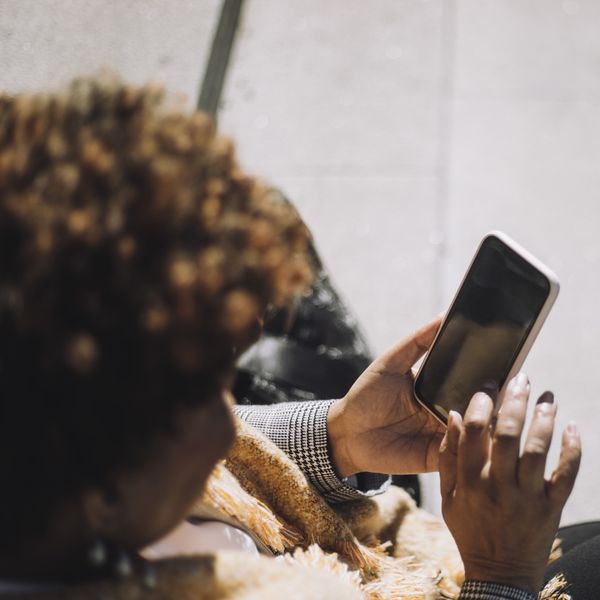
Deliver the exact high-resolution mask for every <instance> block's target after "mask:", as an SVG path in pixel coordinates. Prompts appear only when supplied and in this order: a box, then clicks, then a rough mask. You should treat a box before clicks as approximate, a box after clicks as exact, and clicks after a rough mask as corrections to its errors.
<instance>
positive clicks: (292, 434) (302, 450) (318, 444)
mask: <svg viewBox="0 0 600 600" xmlns="http://www.w3.org/2000/svg"><path fill="white" fill-rule="evenodd" d="M334 402H335V400H315V401H312V402H309V401H307V402H284V403H281V404H271V405H252V406H248V405H244V406H242V405H238V406H234V409H233V410H234V412H235V414H236V415H237V416H238V417H240V418H241V419H243V420H244V421H247V422H248V423H250V424H251V425H253V426H254V427H256V428H257V429H258V430H260V431H262V433H264V434H265V435H266V436H267V437H268V438H270V439H271V440H272V441H273V442H274V443H275V444H276V445H277V446H279V448H281V450H283V451H284V452H285V453H286V454H287V455H288V456H289V457H290V458H291V459H292V460H293V461H294V462H295V463H296V464H297V465H298V466H299V467H300V469H301V470H302V472H303V473H304V474H305V475H306V477H307V479H308V480H309V481H310V482H311V483H312V484H313V485H314V486H315V487H316V488H317V490H319V492H321V494H323V496H324V498H325V499H326V500H327V501H328V502H332V503H333V502H345V501H347V500H356V499H357V498H364V497H365V496H374V495H376V494H379V493H381V492H383V491H384V490H386V489H387V487H388V486H389V484H390V478H389V477H386V476H379V477H378V479H375V478H373V479H372V480H371V481H370V482H369V483H370V484H371V485H373V484H375V485H374V487H373V489H368V490H359V489H357V488H356V487H353V486H352V485H350V482H351V480H350V479H348V480H342V479H340V478H339V477H338V476H337V475H336V473H335V470H334V468H333V465H332V464H331V460H330V456H329V448H328V441H327V413H328V412H329V407H330V406H331V405H332V404H333V403H334Z"/></svg>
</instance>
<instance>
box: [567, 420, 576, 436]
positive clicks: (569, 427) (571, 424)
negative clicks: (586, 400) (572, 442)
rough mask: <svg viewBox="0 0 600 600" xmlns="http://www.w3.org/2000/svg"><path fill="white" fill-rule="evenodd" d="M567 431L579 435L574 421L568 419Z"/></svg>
mask: <svg viewBox="0 0 600 600" xmlns="http://www.w3.org/2000/svg"><path fill="white" fill-rule="evenodd" d="M567 433H568V434H569V435H571V436H578V435H579V429H577V424H576V423H575V421H569V423H568V425H567Z"/></svg>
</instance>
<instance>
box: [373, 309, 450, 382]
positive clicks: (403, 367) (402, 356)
mask: <svg viewBox="0 0 600 600" xmlns="http://www.w3.org/2000/svg"><path fill="white" fill-rule="evenodd" d="M441 322H442V319H441V317H438V318H436V319H435V320H433V321H431V323H429V324H427V325H425V327H422V328H421V329H419V330H417V331H415V332H414V333H413V334H411V335H410V336H408V337H407V338H406V339H404V340H403V341H401V342H400V343H399V344H396V346H394V347H393V348H391V349H390V350H388V352H386V353H385V354H384V355H383V356H382V357H381V359H380V360H381V367H382V368H385V369H389V370H391V371H396V372H398V373H402V374H404V373H408V371H409V369H410V368H411V367H412V366H413V365H414V364H415V363H416V362H417V361H418V360H419V358H421V356H423V354H425V352H427V350H429V347H430V346H431V344H432V343H433V340H434V339H435V336H436V333H437V331H438V329H439V328H440V323H441Z"/></svg>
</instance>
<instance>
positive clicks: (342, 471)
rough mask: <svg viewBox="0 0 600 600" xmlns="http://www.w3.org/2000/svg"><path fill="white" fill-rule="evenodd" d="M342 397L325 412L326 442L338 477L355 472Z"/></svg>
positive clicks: (347, 475)
mask: <svg viewBox="0 0 600 600" xmlns="http://www.w3.org/2000/svg"><path fill="white" fill-rule="evenodd" d="M344 404H345V403H344V399H343V398H342V399H341V400H337V401H336V402H334V403H333V404H332V405H331V406H330V407H329V412H328V413H327V443H328V445H329V455H330V459H331V463H332V465H333V468H334V469H335V471H336V473H337V475H338V476H339V477H340V478H344V477H349V476H350V475H354V473H356V472H357V469H355V468H354V465H353V463H352V460H351V458H350V453H349V451H348V448H349V444H348V434H347V431H346V428H345V424H344V420H345V419H344Z"/></svg>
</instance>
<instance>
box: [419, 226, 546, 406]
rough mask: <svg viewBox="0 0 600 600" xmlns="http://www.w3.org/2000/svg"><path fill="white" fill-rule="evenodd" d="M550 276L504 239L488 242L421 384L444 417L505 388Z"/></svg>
mask: <svg viewBox="0 0 600 600" xmlns="http://www.w3.org/2000/svg"><path fill="white" fill-rule="evenodd" d="M549 290H550V284H549V282H548V280H547V279H546V277H545V276H544V275H543V274H542V273H540V272H539V271H538V270H537V269H536V268H535V267H533V266H532V265H530V264H529V263H528V262H527V261H525V260H524V259H523V258H522V257H521V256H519V255H518V254H517V253H516V252H514V251H513V250H512V249H511V248H510V247H508V246H506V245H505V244H504V243H503V242H502V241H500V240H499V239H498V238H496V237H493V236H490V237H488V238H486V239H485V240H484V242H483V244H482V246H481V248H480V251H479V252H478V254H477V257H476V258H475V260H474V262H473V264H472V266H471V269H470V270H469V272H468V274H467V276H466V279H465V281H464V283H463V285H462V287H461V290H460V292H459V293H458V295H457V297H456V300H455V301H454V304H453V305H452V308H451V309H450V312H449V313H448V316H447V317H446V320H445V322H444V325H443V328H442V330H441V332H440V334H439V335H438V338H437V340H436V343H435V344H434V346H433V348H432V349H431V351H430V353H429V355H428V357H427V362H426V364H425V366H424V367H423V369H422V371H421V373H420V375H419V378H418V380H417V383H416V386H417V387H416V393H417V396H418V397H419V398H420V399H421V400H422V401H424V402H425V403H426V404H427V405H428V406H430V407H432V408H433V409H435V410H436V412H439V413H441V414H442V415H443V416H446V415H447V414H448V411H450V410H456V411H458V412H460V413H461V414H464V412H465V410H466V407H467V405H468V403H469V401H470V399H471V397H472V396H473V394H474V393H475V392H477V391H478V390H480V389H481V388H482V387H483V386H484V385H486V384H488V385H489V383H490V382H493V383H494V384H496V385H497V386H498V388H501V387H502V386H503V385H504V382H505V381H506V378H507V376H508V374H509V372H510V369H511V367H512V365H513V363H514V361H515V359H516V357H517V355H518V353H519V351H520V349H521V347H522V345H523V343H524V341H525V340H526V338H527V335H528V334H529V331H530V329H531V327H532V326H533V323H534V322H535V320H536V318H537V316H538V314H539V313H540V311H541V309H542V307H543V305H544V302H545V301H546V298H547V297H548V294H549Z"/></svg>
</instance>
